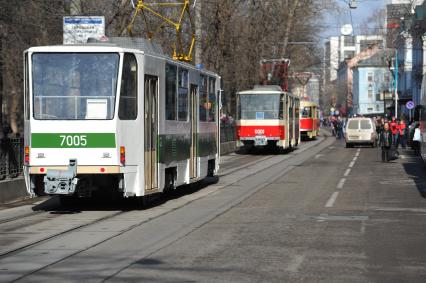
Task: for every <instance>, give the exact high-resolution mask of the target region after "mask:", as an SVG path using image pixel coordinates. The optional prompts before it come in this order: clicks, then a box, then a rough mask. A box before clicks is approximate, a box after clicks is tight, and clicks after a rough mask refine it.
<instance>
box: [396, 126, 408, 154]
mask: <svg viewBox="0 0 426 283" xmlns="http://www.w3.org/2000/svg"><path fill="white" fill-rule="evenodd" d="M406 132H407V125H406V124H405V122H404V120H403V119H401V122H399V137H398V141H399V144H401V147H402V148H404V149H405V148H406V147H407V139H406V137H407V133H406ZM397 147H398V146H397Z"/></svg>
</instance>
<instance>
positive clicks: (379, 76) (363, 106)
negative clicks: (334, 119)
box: [352, 51, 393, 116]
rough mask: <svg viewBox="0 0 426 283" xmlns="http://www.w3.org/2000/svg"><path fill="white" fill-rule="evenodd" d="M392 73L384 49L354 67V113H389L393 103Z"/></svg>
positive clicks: (368, 114) (375, 114) (373, 114)
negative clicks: (387, 64)
mask: <svg viewBox="0 0 426 283" xmlns="http://www.w3.org/2000/svg"><path fill="white" fill-rule="evenodd" d="M392 83H393V82H392V73H391V71H390V70H389V68H388V67H387V66H386V57H385V54H384V52H383V51H381V52H378V53H377V54H375V55H374V56H372V57H371V58H368V59H365V60H361V61H359V62H358V64H357V66H356V67H354V68H353V89H352V92H353V110H352V114H354V115H366V116H377V115H385V114H388V110H387V108H388V107H389V106H390V105H391V103H392V101H391V99H392V97H391V95H390V94H391V89H392Z"/></svg>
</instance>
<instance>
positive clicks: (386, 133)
mask: <svg viewBox="0 0 426 283" xmlns="http://www.w3.org/2000/svg"><path fill="white" fill-rule="evenodd" d="M380 146H381V148H382V162H388V161H389V159H390V156H389V154H390V151H391V147H392V132H391V131H390V129H389V123H385V124H384V125H383V131H382V132H381V134H380Z"/></svg>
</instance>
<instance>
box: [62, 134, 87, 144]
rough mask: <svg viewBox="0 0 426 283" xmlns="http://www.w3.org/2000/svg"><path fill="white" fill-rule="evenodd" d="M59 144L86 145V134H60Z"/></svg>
mask: <svg viewBox="0 0 426 283" xmlns="http://www.w3.org/2000/svg"><path fill="white" fill-rule="evenodd" d="M59 137H60V138H61V146H86V145H87V136H86V135H60V136H59Z"/></svg>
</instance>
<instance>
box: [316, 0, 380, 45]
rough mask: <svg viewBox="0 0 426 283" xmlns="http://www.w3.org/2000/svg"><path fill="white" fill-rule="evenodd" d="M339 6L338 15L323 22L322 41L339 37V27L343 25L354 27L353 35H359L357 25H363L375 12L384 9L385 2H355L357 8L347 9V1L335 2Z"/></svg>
mask: <svg viewBox="0 0 426 283" xmlns="http://www.w3.org/2000/svg"><path fill="white" fill-rule="evenodd" d="M337 1H338V2H339V4H340V13H339V14H338V15H333V14H330V15H328V17H327V18H326V19H325V21H324V26H325V27H326V30H325V31H324V32H323V33H322V35H321V37H323V40H325V39H326V38H328V37H330V36H338V35H340V27H341V26H342V25H344V24H351V14H352V23H353V26H354V35H358V34H360V30H359V28H358V27H359V25H360V24H362V23H364V22H365V21H366V20H367V19H368V18H369V17H370V16H371V15H373V14H374V12H375V11H377V10H379V9H382V8H385V6H386V0H357V1H356V2H357V8H356V9H349V5H348V4H347V3H348V1H349V0H337Z"/></svg>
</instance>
